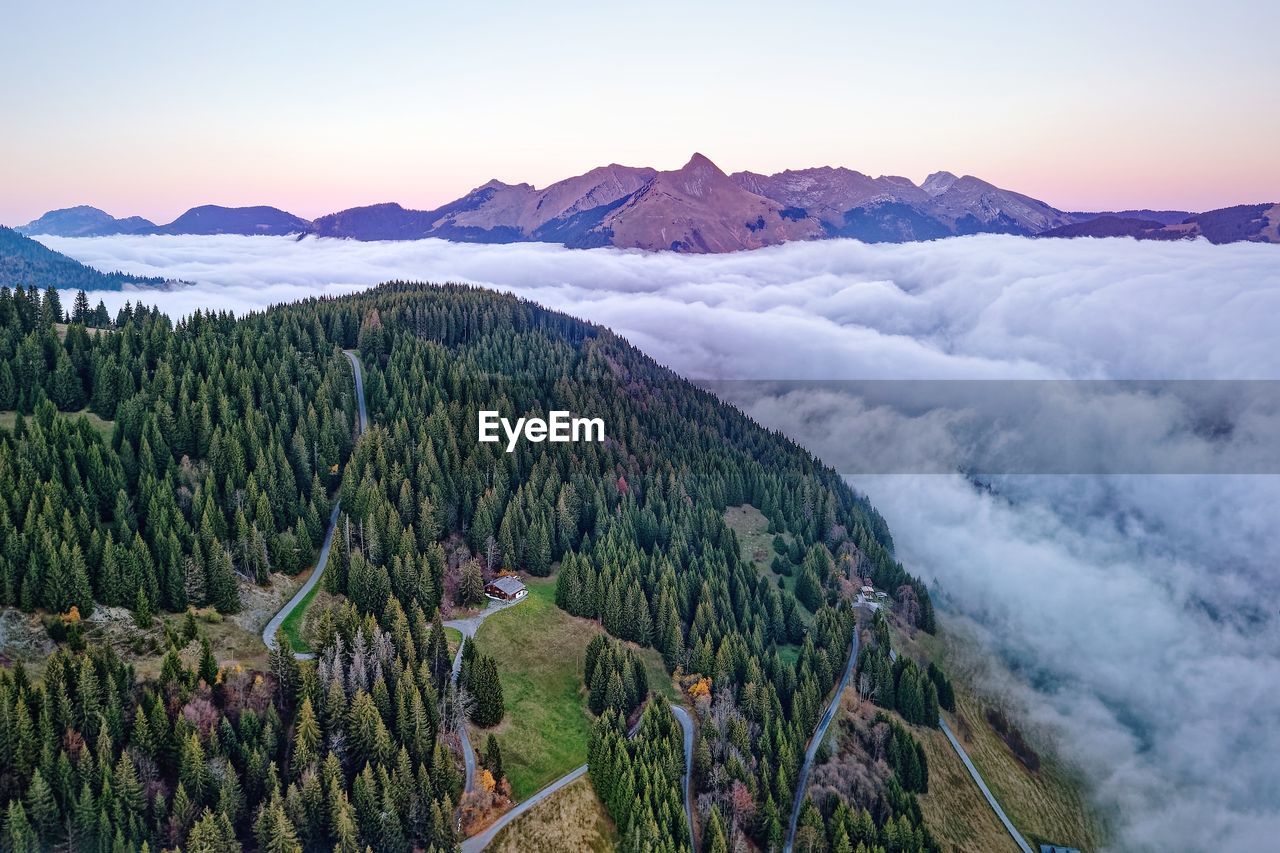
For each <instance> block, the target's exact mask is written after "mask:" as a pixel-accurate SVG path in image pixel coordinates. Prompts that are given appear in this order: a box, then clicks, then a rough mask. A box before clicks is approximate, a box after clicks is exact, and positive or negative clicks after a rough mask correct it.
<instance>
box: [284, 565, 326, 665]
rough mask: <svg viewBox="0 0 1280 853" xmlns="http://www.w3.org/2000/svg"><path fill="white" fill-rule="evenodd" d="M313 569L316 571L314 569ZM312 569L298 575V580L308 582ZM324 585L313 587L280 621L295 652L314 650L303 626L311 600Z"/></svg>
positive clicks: (318, 584)
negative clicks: (304, 635) (303, 633)
mask: <svg viewBox="0 0 1280 853" xmlns="http://www.w3.org/2000/svg"><path fill="white" fill-rule="evenodd" d="M311 571H315V570H314V569H312V570H311ZM311 571H308V572H304V573H303V574H300V575H298V576H297V578H296V580H297V581H298V582H299V583H300V584H302V583H306V582H307V578H309V577H310V576H311ZM321 586H322V585H321V584H320V583H317V584H316V585H315V586H313V587H311V591H310V592H308V593H307V594H306V596H305V597H304V598H303V599H302V601H300V602H298V606H297V607H295V608H293V612H291V613H290V614H289V615H288V616H286V617H285V620H284V621H283V622H281V623H280V630H282V631H284V635H285V637H287V638H288V639H289V646H290V647H291V648H292V649H293V650H294V651H295V652H309V651H312V649H311V644H310V643H308V642H307V641H306V639H304V638H303V636H302V626H303V623H304V620H305V619H306V613H307V608H308V607H310V606H311V602H312V601H314V600H315V597H316V594H317V593H319V592H320V587H321Z"/></svg>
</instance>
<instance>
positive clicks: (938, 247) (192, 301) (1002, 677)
mask: <svg viewBox="0 0 1280 853" xmlns="http://www.w3.org/2000/svg"><path fill="white" fill-rule="evenodd" d="M40 240H41V242H43V243H45V244H46V245H48V246H50V247H51V248H53V249H56V250H58V251H61V252H65V253H66V254H68V255H71V256H72V257H74V258H76V259H78V260H81V261H83V262H85V263H88V264H90V265H92V266H94V267H97V268H100V269H103V270H115V269H120V270H123V271H125V272H130V273H138V274H144V275H162V276H167V277H171V278H175V279H182V280H184V281H189V282H193V284H192V285H190V286H182V287H175V288H174V289H172V290H168V291H126V292H122V293H102V294H92V295H91V303H92V304H96V300H97V298H99V297H101V298H102V299H103V300H104V301H105V302H106V304H107V306H108V307H109V308H110V309H111V310H112V312H113V313H114V311H115V310H116V309H117V308H118V307H119V306H120V305H122V304H123V303H124V301H125V300H134V301H138V300H141V301H143V302H145V303H147V304H149V305H157V306H159V307H160V308H161V309H162V310H164V311H166V312H168V313H169V314H170V315H171V316H173V317H175V318H177V317H180V316H182V315H185V314H187V313H190V312H191V311H193V310H195V309H197V308H212V309H216V310H234V311H235V312H237V313H243V312H245V311H249V310H257V309H261V308H264V307H266V306H268V305H270V304H273V303H279V302H285V301H291V300H295V299H299V298H304V297H307V296H312V295H322V294H328V295H338V294H344V293H349V292H352V291H354V290H358V289H361V288H364V287H367V286H369V285H372V284H376V283H378V282H381V281H385V280H391V279H401V280H428V281H446V280H449V281H467V282H474V283H478V284H483V285H486V286H490V287H494V288H497V289H501V290H507V291H511V292H515V293H518V294H520V295H522V296H525V297H528V298H530V299H533V300H536V301H538V302H540V303H542V304H544V305H547V306H549V307H552V308H556V309H560V310H564V311H567V312H570V313H572V314H575V315H577V316H581V317H584V318H586V319H589V320H592V321H594V322H597V323H601V324H603V325H606V326H608V327H610V328H612V329H613V330H615V331H617V332H618V333H620V334H622V335H624V336H625V337H627V338H628V339H629V340H631V341H632V342H633V343H635V344H636V345H637V346H639V347H640V348H641V349H643V350H644V351H645V352H647V353H649V354H650V355H652V356H653V357H654V358H655V359H657V360H658V361H660V362H662V363H663V364H666V365H668V366H669V367H671V368H672V369H673V370H675V371H677V372H678V373H680V374H681V375H683V376H685V377H688V378H690V379H693V380H696V381H699V382H704V383H708V384H709V385H710V386H711V387H713V388H714V389H715V390H716V391H717V393H720V394H721V395H722V396H724V397H726V398H727V399H730V400H731V401H733V402H735V403H737V404H738V405H740V406H742V407H743V408H744V409H745V410H746V411H747V412H748V413H749V414H751V415H752V416H753V417H755V418H756V419H758V420H759V421H760V422H762V423H764V424H765V425H767V426H770V427H775V428H778V429H781V430H784V431H786V432H787V433H788V434H789V435H791V436H792V437H793V438H795V439H796V440H797V441H799V442H801V443H802V444H804V445H805V446H806V447H808V448H810V449H811V450H813V451H814V452H815V453H817V454H819V455H820V456H822V457H823V458H824V459H825V460H827V461H828V462H830V463H831V464H833V465H834V466H835V467H836V468H837V469H838V470H840V471H842V472H844V473H845V474H846V475H847V476H848V477H849V478H850V480H851V482H852V483H853V484H854V486H855V487H856V488H858V489H860V490H862V491H864V492H866V493H867V494H868V495H869V496H870V497H871V499H872V501H873V503H874V504H875V505H876V506H877V507H878V508H879V509H880V510H881V512H882V513H883V514H884V515H885V517H886V518H887V520H888V522H889V525H890V529H891V530H892V532H893V535H894V538H895V541H896V544H897V549H898V555H899V557H900V558H901V559H902V560H903V562H904V563H905V564H906V565H907V568H908V569H909V570H910V571H912V572H914V573H916V574H918V575H920V576H922V577H923V578H924V579H925V580H926V581H928V582H929V583H930V584H931V586H932V588H933V589H934V590H935V593H936V596H937V601H938V604H939V606H940V609H941V610H942V612H943V614H944V618H945V619H946V621H947V624H948V625H949V626H953V627H955V628H956V629H958V630H962V631H964V632H965V633H967V634H969V635H971V636H972V637H973V638H974V639H975V641H976V642H978V643H980V644H983V645H985V646H987V647H989V648H990V649H991V650H992V651H993V652H995V653H997V654H996V657H997V658H998V661H999V665H998V666H993V667H991V668H990V670H989V671H988V672H987V673H986V674H985V675H983V677H984V678H987V679H989V680H990V681H991V682H992V685H991V686H993V687H997V688H998V689H999V690H1001V691H1002V692H1003V693H1004V695H1006V696H1007V697H1008V702H1009V703H1010V705H1011V706H1012V707H1015V708H1018V709H1019V710H1020V713H1022V714H1023V715H1024V716H1025V718H1026V719H1027V720H1029V721H1030V724H1031V727H1032V728H1033V729H1035V730H1036V731H1038V732H1040V733H1042V734H1043V735H1044V736H1050V737H1054V738H1056V739H1057V740H1058V743H1059V746H1060V750H1061V753H1062V754H1063V756H1064V757H1066V758H1068V759H1069V760H1072V761H1073V762H1074V763H1075V764H1076V765H1077V766H1079V768H1080V769H1081V770H1082V771H1083V772H1084V773H1085V774H1086V775H1087V777H1088V778H1089V780H1090V782H1091V784H1092V787H1093V790H1094V793H1095V796H1096V798H1097V800H1098V801H1099V803H1101V804H1104V806H1107V807H1109V808H1113V809H1114V810H1115V815H1114V816H1115V821H1116V827H1115V828H1116V831H1117V833H1118V837H1117V839H1116V846H1118V847H1122V848H1124V849H1153V850H1154V849H1190V848H1195V849H1215V848H1220V849H1251V848H1252V849H1265V848H1267V847H1269V846H1270V845H1271V844H1272V843H1274V838H1275V837H1276V836H1277V835H1280V765H1277V763H1276V762H1275V758H1274V757H1275V756H1276V755H1280V705H1278V704H1277V702H1276V685H1277V684H1280V575H1278V569H1277V566H1278V565H1280V525H1278V524H1277V520H1278V519H1277V513H1278V510H1277V507H1280V475H1278V473H1277V472H1280V465H1277V464H1276V460H1275V459H1274V456H1273V454H1274V453H1275V448H1276V447H1277V446H1280V442H1277V441H1276V438H1277V436H1278V435H1280V430H1278V429H1277V424H1280V404H1278V403H1277V400H1276V397H1277V392H1276V391H1275V387H1276V383H1275V382H1273V381H1268V380H1280V347H1277V346H1276V345H1275V319H1276V318H1277V317H1280V256H1278V255H1277V254H1276V252H1277V249H1276V247H1274V246H1266V245H1253V244H1247V243H1241V244H1234V245H1228V246H1212V245H1209V244H1208V243H1205V242H1203V241H1200V242H1191V243H1188V242H1179V243H1158V242H1147V243H1137V242H1133V241H1129V240H1074V241H1059V240H1028V239H1023V238H1014V237H998V236H982V237H970V238H961V239H952V240H944V241H939V242H933V243H913V244H903V245H865V244H861V243H857V242H854V241H845V240H839V241H823V242H817V243H793V244H789V245H785V246H780V247H776V248H771V249H764V250H759V251H754V252H748V253H737V254H729V255H717V256H686V255H673V254H668V253H661V254H644V253H632V252H622V251H617V250H612V249H601V250H589V251H575V250H567V249H564V248H561V247H559V246H553V245H546V244H515V245H506V246H484V245H466V244H452V243H446V242H442V241H437V240H426V241H417V242H406V243H359V242H349V241H340V240H318V239H315V238H305V239H302V240H294V239H291V238H268V237H127V236H122V237H106V238H93V239H67V238H53V237H41V238H40ZM69 297H70V294H64V304H70V298H69ZM794 380H800V381H794ZM844 380H895V381H893V382H887V383H875V384H874V385H872V386H867V385H863V384H860V383H858V382H848V381H844ZM919 380H984V382H982V383H964V382H960V383H954V384H953V385H948V386H947V387H948V388H954V389H956V390H955V391H954V393H952V392H950V391H948V392H943V391H939V390H938V385H937V383H931V382H925V383H920V382H919ZM1013 380H1018V381H1017V382H1012V384H1008V383H1009V382H1010V381H1013ZM1024 380H1035V381H1034V382H1026V381H1024ZM1061 380H1093V381H1094V382H1091V383H1089V384H1088V385H1087V386H1086V385H1081V384H1079V383H1072V384H1064V383H1063V382H1062V381H1061ZM1111 380H1144V381H1146V380H1154V381H1155V382H1154V383H1148V384H1144V385H1129V384H1126V383H1123V382H1112V381H1111ZM1170 380H1173V381H1170ZM1179 380H1201V382H1198V383H1197V384H1186V383H1182V382H1179ZM1208 380H1215V381H1208ZM1006 384H1008V387H1009V388H1014V389H1017V392H1016V393H1010V394H1005V393H1003V391H1000V390H999V389H1001V388H1002V386H1003V385H1006ZM1083 387H1089V388H1092V389H1095V390H1097V391H1098V393H1090V394H1077V393H1076V392H1075V390H1074V389H1076V388H1083ZM992 388H996V389H997V393H996V396H995V398H994V402H992V398H991V396H990V393H989V392H990V389H992ZM1187 388H1191V389H1193V390H1192V392H1191V393H1188V394H1183V393H1182V391H1183V389H1187ZM970 389H981V390H982V393H981V394H978V393H977V392H976V391H971V390H970ZM979 396H981V397H983V399H984V400H985V403H980V401H979V400H978V399H977V398H978V397H979ZM587 414H590V413H587ZM868 460H870V462H868ZM959 470H964V471H966V472H967V473H966V474H964V475H962V474H960V473H958V471H959ZM939 472H955V473H939ZM1009 673H1016V674H1017V675H1016V677H1011V676H1010V675H1009Z"/></svg>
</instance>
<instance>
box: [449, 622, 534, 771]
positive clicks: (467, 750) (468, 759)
mask: <svg viewBox="0 0 1280 853" xmlns="http://www.w3.org/2000/svg"><path fill="white" fill-rule="evenodd" d="M522 601H524V599H523V598H518V599H516V600H515V601H497V600H495V599H492V598H491V599H489V606H488V607H486V608H485V609H484V610H481V611H480V612H479V613H477V614H476V615H475V616H468V617H467V618H465V619H450V620H449V621H448V622H445V623H444V627H446V628H453V629H455V630H456V631H458V632H459V633H461V634H462V640H461V641H460V642H459V643H458V651H457V653H455V654H454V656H453V678H452V680H453V683H454V685H455V686H456V685H457V683H458V673H459V672H460V671H461V670H462V649H463V648H464V647H465V646H466V645H467V640H468V639H472V638H474V637H475V635H476V631H478V630H480V625H481V624H482V623H483V622H484V620H486V619H488V618H489V617H490V616H492V615H493V614H495V613H497V612H498V611H499V610H506V609H507V608H508V607H515V606H516V605H517V604H519V603H520V602H522ZM458 736H459V737H460V738H461V739H462V766H463V767H464V768H465V769H466V780H467V781H466V784H465V785H464V786H463V788H462V790H463V793H465V794H469V793H471V792H472V791H474V790H475V783H476V756H475V751H474V750H473V749H472V748H471V735H470V734H469V733H468V732H467V721H466V718H465V717H464V716H461V715H459V717H458Z"/></svg>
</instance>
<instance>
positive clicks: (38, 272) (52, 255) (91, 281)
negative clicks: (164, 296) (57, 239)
mask: <svg viewBox="0 0 1280 853" xmlns="http://www.w3.org/2000/svg"><path fill="white" fill-rule="evenodd" d="M126 284H139V285H149V286H158V285H163V284H165V280H164V279H161V278H144V277H141V276H134V275H127V274H125V273H122V272H109V273H104V272H100V271H98V270H95V269H93V268H92V267H87V266H85V265H84V264H82V263H80V262H79V261H77V260H74V259H73V258H69V257H67V256H66V255H64V254H62V253H61V252H55V251H54V250H53V249H50V248H49V247H48V246H45V245H44V244H43V243H39V242H37V241H35V240H32V239H31V238H30V237H25V236H23V235H22V234H19V233H18V232H17V231H15V230H13V229H12V228H6V227H4V226H3V225H0V286H4V287H10V288H13V287H37V288H40V289H41V290H44V289H45V288H48V287H55V288H58V289H60V290H120V289H121V288H122V287H123V286H124V285H126Z"/></svg>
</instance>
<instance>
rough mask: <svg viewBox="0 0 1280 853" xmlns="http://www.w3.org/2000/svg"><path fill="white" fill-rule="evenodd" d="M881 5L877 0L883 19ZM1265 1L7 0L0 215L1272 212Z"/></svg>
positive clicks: (1279, 161)
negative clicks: (905, 206) (737, 196)
mask: <svg viewBox="0 0 1280 853" xmlns="http://www.w3.org/2000/svg"><path fill="white" fill-rule="evenodd" d="M889 7H899V8H889ZM1277 32H1280V4H1278V3H1274V2H1264V0H1256V1H1255V0H1239V1H1238V2H1224V3H1215V4H1208V3H1202V2H1196V3H1192V2H1181V0H1174V1H1173V2H1165V3H1162V4H1160V5H1159V6H1152V5H1150V4H1138V3H1126V2H1116V1H1115V0H1107V2H1093V0H1082V2H1074V3H1070V4H1047V3H967V4H956V3H954V2H950V3H932V2H917V3H911V4H901V3H900V4H889V3H874V4H873V3H860V2H810V3H806V2H792V3H788V4H785V5H779V4H777V3H753V2H743V1H742V0H739V2H734V3H709V2H698V3H694V2H688V1H687V0H686V2H649V3H630V4H613V3H600V2H592V3H567V2H559V3H555V2H552V3H528V2H521V3H515V2H502V1H501V0H486V2H484V3H450V4H444V3H429V2H404V3H382V4H377V8H376V9H371V8H355V6H354V4H345V3H343V4H338V3H332V4H330V3H321V2H311V3H286V2H280V3H268V4H264V3H238V2H229V3H218V4H189V3H172V2H166V3H143V2H137V3H132V4H128V6H127V9H126V8H125V7H124V6H123V5H120V4H111V3H97V2H93V3H87V2H86V3H24V4H21V5H18V4H7V5H6V6H5V9H4V12H3V28H2V29H0V75H3V78H4V80H5V85H4V86H3V87H2V88H0V116H3V128H2V130H0V222H4V223H6V224H20V223H23V222H26V221H27V220H29V219H32V218H34V217H36V216H38V215H39V214H41V213H43V212H44V211H45V210H48V209H50V208H56V207H65V206H70V205H74V204H93V205H95V206H98V207H102V208H104V209H106V210H108V211H109V212H111V213H113V214H115V215H117V216H125V215H135V214H136V215H142V216H146V217H148V218H150V219H153V220H156V221H159V222H167V221H169V220H171V219H173V218H174V217H176V216H177V215H178V214H180V213H181V212H182V211H183V210H185V209H186V208H188V207H190V206H193V205H196V204H202V203H218V204H228V205H241V204H272V205H275V206H278V207H283V208H285V209H288V210H290V211H292V212H294V213H297V214H299V215H302V216H307V217H314V216H317V215H320V214H323V213H327V212H331V211H333V210H338V209H341V208H344V207H350V206H353V205H357V204H368V203H373V202H379V201H389V200H395V201H399V202H401V203H403V204H405V205H406V206H412V207H433V206H436V205H438V204H440V203H442V202H445V201H448V200H450V199H453V198H456V197H458V196H459V195H461V194H463V193H465V192H466V191H467V190H469V189H471V188H472V187H475V186H478V185H479V184H482V183H484V182H485V181H487V180H489V179H490V178H494V177H496V178H500V179H503V180H507V181H512V182H516V181H528V182H530V183H534V184H536V185H538V186H542V185H545V184H547V183H550V182H552V181H555V180H557V179H560V178H563V177H566V176H569V175H573V174H578V173H580V172H583V171H585V170H586V169H588V168H591V167H592V166H596V165H601V164H604V163H609V162H619V163H626V164H630V165H651V166H656V167H658V168H674V167H678V166H679V165H681V164H682V163H683V162H685V160H687V159H688V157H689V155H690V153H692V152H693V151H695V150H696V151H701V152H702V153H704V154H706V155H707V156H709V157H711V159H713V160H714V161H715V162H716V163H718V164H719V165H720V166H721V167H722V168H724V169H725V170H726V171H735V170H739V169H752V170H755V171H766V172H771V171H777V170H781V169H786V168H802V167H805V166H813V165H843V166H848V167H850V168H854V169H858V170H859V171H863V172H867V173H869V174H872V175H878V174H900V175H906V176H907V177H910V178H912V179H913V180H916V181H919V180H921V179H923V178H924V177H925V175H926V174H928V173H929V172H931V171H935V170H938V169H947V170H950V171H953V172H956V173H957V174H965V173H969V174H975V175H978V176H980V177H983V178H986V179H987V180H990V181H992V182H993V183H996V184H998V185H1001V186H1005V187H1008V188H1011V189H1016V190H1019V191H1021V192H1025V193H1028V194H1030V195H1034V196H1036V197H1038V198H1042V199H1044V200H1045V201H1048V202H1049V203H1051V204H1053V205H1055V206H1057V207H1061V208H1065V209H1099V208H1123V207H1135V206H1140V207H1161V208H1179V209H1192V210H1202V209H1208V208H1212V207H1221V206H1225V205H1228V204H1238V203H1244V202H1262V201H1276V200H1280V155H1278V154H1277V153H1276V152H1277V149H1278V148H1280V53H1278V52H1277V50H1276V45H1275V36H1276V33H1277Z"/></svg>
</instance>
